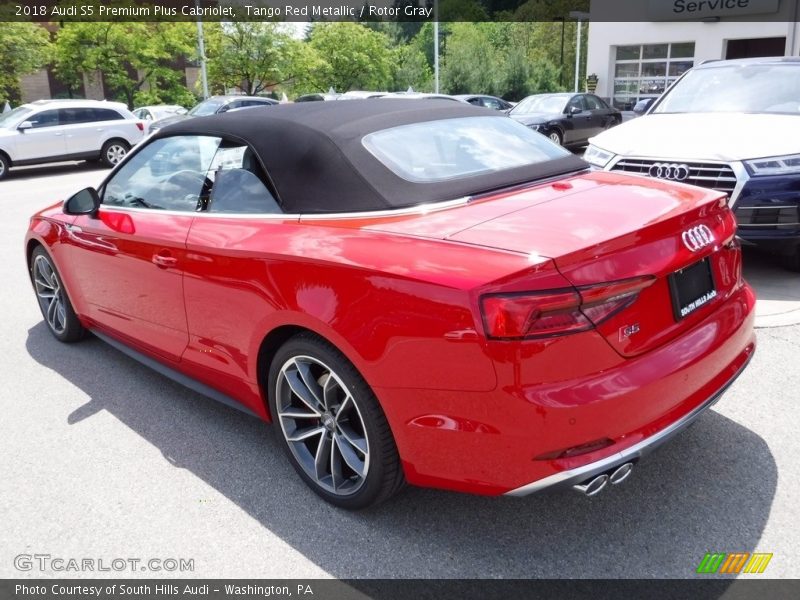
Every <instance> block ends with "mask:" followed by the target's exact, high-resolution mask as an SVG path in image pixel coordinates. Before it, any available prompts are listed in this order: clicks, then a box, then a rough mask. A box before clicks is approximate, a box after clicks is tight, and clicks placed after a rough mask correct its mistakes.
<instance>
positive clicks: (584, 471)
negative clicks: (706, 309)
mask: <svg viewBox="0 0 800 600" xmlns="http://www.w3.org/2000/svg"><path fill="white" fill-rule="evenodd" d="M754 307H755V296H754V294H753V292H752V290H751V289H750V288H749V287H748V286H747V285H744V286H742V287H741V288H739V289H738V290H737V291H736V292H735V293H734V294H733V295H732V296H730V297H729V298H727V299H725V300H724V301H722V302H720V303H719V304H718V305H717V306H716V308H715V310H713V311H710V313H709V315H708V316H707V317H706V318H705V319H704V320H702V321H700V322H699V323H698V324H697V325H696V326H695V327H693V328H692V329H691V330H689V331H687V332H684V333H683V334H681V335H680V336H679V337H678V338H676V339H674V340H672V341H671V342H668V343H667V344H665V345H663V346H661V347H659V348H657V349H655V350H652V351H649V352H647V353H646V354H643V355H641V356H637V357H634V358H629V359H622V358H620V356H619V355H618V354H617V353H616V352H614V351H613V350H612V349H611V347H610V346H609V344H608V343H607V342H606V341H605V340H604V339H603V338H601V336H599V335H595V336H592V335H589V333H588V332H587V334H580V335H576V336H565V337H564V338H558V339H557V341H551V342H548V344H547V345H546V346H544V347H542V346H541V345H538V346H537V345H533V346H531V347H530V348H529V350H530V353H527V354H526V353H525V351H524V348H523V344H519V347H517V348H516V349H515V348H514V347H512V346H511V345H508V347H507V348H508V354H509V356H508V360H507V361H505V362H496V367H497V371H498V387H497V388H496V389H495V390H494V391H491V392H469V391H463V390H462V391H449V390H426V389H413V390H412V389H396V388H375V392H376V394H377V396H378V398H379V399H380V401H381V405H382V406H383V408H384V412H385V413H386V416H387V419H388V421H389V424H390V426H391V428H392V432H393V434H394V437H395V440H396V442H397V447H398V450H399V453H400V457H401V460H402V462H403V467H404V471H405V475H406V479H407V480H408V482H409V483H411V484H413V485H420V486H425V487H438V488H443V489H451V490H457V491H463V492H468V493H473V494H486V495H502V494H507V493H514V494H515V495H523V494H526V493H532V492H534V491H538V490H539V489H545V488H548V487H552V486H555V485H558V484H563V485H568V484H570V483H580V482H581V481H583V480H585V479H588V478H589V477H591V475H592V474H594V473H601V472H603V471H605V470H608V469H611V468H612V467H613V466H615V465H617V464H620V463H622V462H627V461H630V460H631V459H633V458H637V457H638V456H641V455H643V454H645V453H646V452H647V451H649V450H650V449H652V448H654V447H655V446H656V445H658V444H660V443H662V442H663V441H666V439H668V438H669V437H671V436H672V435H674V434H675V433H677V432H678V431H680V430H681V429H683V427H685V426H686V425H688V424H689V423H690V422H691V421H693V420H694V419H695V418H696V417H697V415H699V414H700V413H701V412H703V411H704V410H706V409H707V408H708V406H710V405H711V404H712V403H713V402H714V401H715V400H716V399H717V398H718V397H719V396H720V395H721V394H722V392H723V391H724V389H725V388H726V387H727V386H728V385H730V383H731V382H732V381H733V380H734V379H735V378H736V376H737V375H738V374H739V373H740V372H741V371H742V370H743V369H744V367H745V365H746V364H747V362H748V360H749V358H750V356H751V355H752V354H753V351H754V348H755V336H754V333H753V321H754ZM595 333H596V332H595ZM595 338H596V340H597V343H595V344H594V345H593V340H595ZM559 344H563V345H564V347H565V348H566V351H561V350H560V347H559ZM599 439H607V440H611V441H612V442H613V443H612V444H611V445H609V446H607V447H605V448H602V449H599V450H595V451H591V452H588V453H585V454H580V455H575V456H570V457H566V458H552V459H551V458H547V457H548V456H551V455H552V454H553V453H554V451H559V450H562V449H567V448H573V447H577V446H581V445H583V444H587V443H590V442H593V441H596V440H599Z"/></svg>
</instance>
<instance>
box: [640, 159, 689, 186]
mask: <svg viewBox="0 0 800 600" xmlns="http://www.w3.org/2000/svg"><path fill="white" fill-rule="evenodd" d="M647 173H648V175H650V177H656V178H657V179H669V180H670V181H685V180H686V179H688V177H689V165H684V164H678V163H660V162H659V163H653V164H652V165H650V169H649V170H648V171H647Z"/></svg>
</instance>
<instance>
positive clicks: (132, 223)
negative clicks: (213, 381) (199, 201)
mask: <svg viewBox="0 0 800 600" xmlns="http://www.w3.org/2000/svg"><path fill="white" fill-rule="evenodd" d="M192 218H193V215H192V214H191V213H189V214H187V215H175V214H160V213H158V212H157V211H148V210H142V211H135V210H119V209H115V208H107V207H101V209H100V211H99V213H98V216H97V218H95V217H89V216H80V217H78V218H77V219H76V220H75V222H74V223H73V225H72V227H71V230H70V232H69V240H68V243H69V245H70V261H71V263H72V269H71V271H72V272H73V273H74V274H75V277H76V279H77V281H78V285H79V287H80V290H81V293H82V295H83V298H84V300H85V302H86V303H87V307H88V314H87V316H88V317H89V318H91V319H92V320H94V321H96V322H97V323H98V324H100V325H102V326H104V327H107V328H108V329H111V330H113V331H115V332H117V333H120V334H122V335H123V336H125V337H127V338H129V339H130V340H132V341H135V342H137V343H139V344H141V345H142V346H143V347H145V348H146V349H148V350H150V351H151V352H155V353H156V354H159V355H161V356H163V357H164V358H168V359H170V360H173V361H178V360H179V359H180V356H181V354H182V353H183V350H184V349H185V348H186V344H187V342H188V333H187V331H188V330H187V326H186V311H185V310H184V306H183V269H184V264H185V260H186V236H187V235H188V232H189V227H190V225H191V222H192Z"/></svg>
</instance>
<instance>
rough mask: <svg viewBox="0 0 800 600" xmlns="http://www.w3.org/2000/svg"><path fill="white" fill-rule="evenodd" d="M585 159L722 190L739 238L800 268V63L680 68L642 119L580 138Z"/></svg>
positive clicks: (789, 60)
mask: <svg viewBox="0 0 800 600" xmlns="http://www.w3.org/2000/svg"><path fill="white" fill-rule="evenodd" d="M589 142H590V146H589V148H588V149H587V150H586V153H585V155H584V159H585V160H586V161H588V162H589V163H591V164H593V165H595V166H597V167H600V168H602V169H605V170H607V171H620V172H626V173H632V174H636V175H643V176H646V177H657V178H660V179H668V180H671V181H678V182H682V183H688V184H692V185H697V186H701V187H706V188H713V189H715V190H719V191H723V192H726V193H727V194H728V197H729V204H730V205H731V207H732V208H733V210H734V213H735V214H736V219H737V222H738V226H739V228H738V234H737V235H738V237H739V239H740V240H741V241H742V242H744V243H748V244H753V245H756V246H759V247H761V248H763V249H765V250H768V251H771V252H774V253H775V254H778V255H779V256H780V257H781V258H782V259H783V262H784V264H785V265H786V266H787V267H788V268H790V269H792V270H797V271H800V59H798V58H797V57H793V58H792V57H789V58H786V57H778V58H749V59H741V60H726V61H714V62H709V63H704V64H702V65H700V66H697V67H695V68H693V69H691V70H689V71H687V72H686V73H685V74H684V75H683V76H682V77H681V78H680V79H678V81H677V82H675V84H674V85H672V87H670V88H669V89H668V90H667V91H666V92H665V93H664V95H663V96H661V97H660V98H659V99H657V100H656V101H655V102H654V103H653V104H652V105H651V107H650V108H649V109H648V111H647V113H646V114H645V115H644V116H642V117H639V118H637V119H633V120H631V121H629V122H627V123H623V124H622V125H620V126H618V127H614V128H613V129H609V130H608V131H605V132H603V133H601V134H599V135H597V136H595V137H593V138H590V139H589Z"/></svg>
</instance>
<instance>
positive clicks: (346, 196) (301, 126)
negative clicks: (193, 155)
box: [154, 99, 587, 213]
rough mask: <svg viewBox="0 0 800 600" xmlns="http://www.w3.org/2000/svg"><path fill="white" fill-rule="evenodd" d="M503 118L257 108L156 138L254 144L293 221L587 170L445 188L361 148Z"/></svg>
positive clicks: (570, 164) (356, 103)
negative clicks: (425, 129)
mask: <svg viewBox="0 0 800 600" xmlns="http://www.w3.org/2000/svg"><path fill="white" fill-rule="evenodd" d="M459 117H487V118H489V117H491V118H505V117H502V116H498V114H497V111H493V110H490V109H486V108H479V107H475V106H471V105H468V104H465V103H457V102H445V101H442V100H403V99H398V100H386V99H368V100H348V101H347V102H304V103H299V104H283V105H279V106H270V107H263V108H262V107H258V108H249V109H247V110H241V111H235V112H230V113H225V114H221V115H213V116H209V117H197V118H193V119H186V120H184V121H181V122H179V123H175V124H173V125H170V126H168V127H164V128H163V129H161V130H159V131H158V132H157V133H156V134H155V135H154V138H163V137H168V136H172V135H180V134H194V135H198V134H205V135H214V136H219V137H223V138H227V139H230V140H238V141H244V142H246V143H247V144H249V145H250V146H251V147H252V148H253V150H254V151H255V153H256V154H257V155H258V158H259V160H260V161H261V163H262V165H263V166H264V168H265V169H266V172H267V174H268V176H269V178H270V179H271V181H272V183H273V185H274V187H275V191H276V193H277V194H278V200H279V202H280V203H281V206H282V207H283V210H284V211H285V212H287V213H337V212H355V211H372V210H387V209H394V208H404V207H410V206H415V205H418V204H425V203H429V202H441V201H444V200H454V199H456V198H461V197H463V196H471V195H475V194H479V193H482V192H488V191H491V190H496V189H499V188H503V187H507V186H511V185H517V184H520V183H525V182H527V181H531V180H535V179H541V178H545V177H552V176H555V175H561V174H564V173H568V172H574V171H578V170H582V169H585V168H587V165H586V163H584V162H583V161H582V160H581V159H579V158H577V157H576V156H572V155H570V156H567V157H564V158H560V159H557V160H552V161H547V162H544V163H539V164H535V165H527V166H523V167H517V168H514V169H507V170H504V171H498V172H492V173H485V174H478V175H473V176H469V177H463V178H459V179H453V180H448V181H444V182H433V183H416V182H411V181H407V180H405V179H403V178H401V177H399V176H397V175H395V174H394V173H393V172H392V171H391V170H389V169H388V168H387V167H386V166H384V165H383V164H382V163H381V162H380V161H379V160H378V159H377V158H375V157H374V156H373V155H372V154H371V153H370V152H369V151H368V150H367V149H366V148H365V147H364V146H363V144H362V143H361V140H362V138H363V137H364V136H366V135H368V134H370V133H373V132H376V131H381V130H383V129H389V128H391V127H397V126H399V125H407V124H410V123H422V122H426V121H437V120H440V119H455V118H459Z"/></svg>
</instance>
